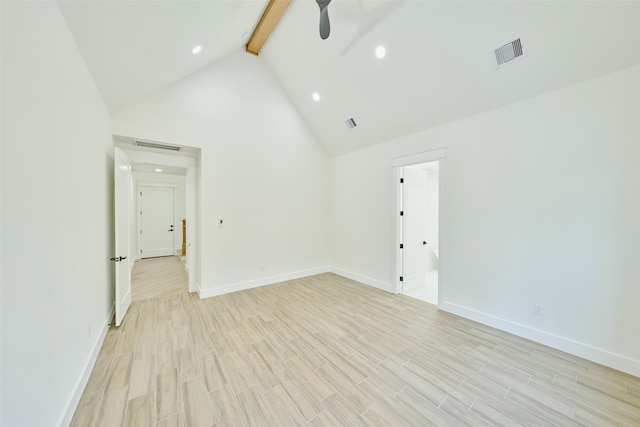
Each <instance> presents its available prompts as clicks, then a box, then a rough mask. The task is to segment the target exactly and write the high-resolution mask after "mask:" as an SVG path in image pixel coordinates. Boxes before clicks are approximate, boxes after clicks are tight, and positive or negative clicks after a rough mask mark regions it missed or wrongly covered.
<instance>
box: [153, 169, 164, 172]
mask: <svg viewBox="0 0 640 427" xmlns="http://www.w3.org/2000/svg"><path fill="white" fill-rule="evenodd" d="M154 170H155V171H156V172H162V169H154Z"/></svg>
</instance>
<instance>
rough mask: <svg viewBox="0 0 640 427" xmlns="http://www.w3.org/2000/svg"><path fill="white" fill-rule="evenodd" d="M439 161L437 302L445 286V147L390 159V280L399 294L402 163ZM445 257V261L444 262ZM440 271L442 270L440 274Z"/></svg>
mask: <svg viewBox="0 0 640 427" xmlns="http://www.w3.org/2000/svg"><path fill="white" fill-rule="evenodd" d="M436 160H437V161H439V162H440V163H439V168H440V174H439V184H438V190H439V197H438V198H439V209H438V216H439V217H440V220H439V224H438V235H439V236H441V237H440V239H439V240H440V241H439V243H438V305H440V304H441V302H442V301H444V297H443V296H444V294H445V289H444V288H445V286H443V284H445V283H446V281H445V279H444V278H443V276H444V277H446V269H445V268H444V267H446V239H445V238H443V237H442V236H443V235H442V230H443V229H444V227H443V223H444V222H445V221H446V218H444V217H443V215H442V212H444V192H445V176H446V174H445V168H446V165H445V163H446V150H445V148H437V149H435V150H429V151H424V152H421V153H416V154H411V155H408V156H402V157H396V158H394V159H392V162H391V165H392V170H393V172H392V177H393V193H394V194H393V200H394V203H393V206H392V207H393V213H392V216H391V217H392V220H393V227H392V230H394V239H393V245H394V246H393V248H392V250H393V253H394V254H395V256H394V257H393V259H394V260H395V262H394V266H393V278H392V279H393V280H392V282H391V283H393V284H394V285H395V290H394V293H396V294H398V293H400V292H402V282H401V281H400V276H402V250H401V249H400V244H401V243H402V218H401V217H400V211H401V210H402V184H401V183H400V179H401V178H402V168H403V167H404V166H411V165H416V164H420V163H428V162H433V161H436ZM443 259H444V263H443ZM443 272H445V273H444V274H443Z"/></svg>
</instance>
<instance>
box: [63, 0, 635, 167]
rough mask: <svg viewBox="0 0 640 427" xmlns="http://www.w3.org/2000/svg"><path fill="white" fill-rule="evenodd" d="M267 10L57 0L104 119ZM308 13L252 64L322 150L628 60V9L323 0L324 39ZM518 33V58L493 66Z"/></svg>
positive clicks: (237, 41)
mask: <svg viewBox="0 0 640 427" xmlns="http://www.w3.org/2000/svg"><path fill="white" fill-rule="evenodd" d="M267 3H268V0H234V1H224V0H212V1H135V0H128V1H101V0H94V1H65V0H59V1H58V4H59V5H60V9H61V11H62V13H63V15H64V17H65V20H66V22H67V24H68V26H69V29H70V31H71V33H72V34H73V36H74V38H75V40H76V43H77V44H78V47H79V49H80V51H81V52H82V54H83V56H84V58H85V61H86V63H87V65H88V67H89V69H90V71H91V73H92V74H93V76H94V79H95V81H96V84H97V85H98V88H99V89H100V91H101V92H102V94H103V96H104V99H105V101H106V102H107V104H108V106H109V107H110V109H111V110H112V111H113V112H117V111H119V110H121V109H122V108H124V107H126V106H127V105H129V104H132V103H135V102H137V101H139V100H142V99H144V98H146V97H147V96H150V95H151V94H153V93H155V92H157V91H159V90H162V89H163V88H165V87H167V86H168V85H171V84H172V83H175V82H177V81H179V80H181V79H183V78H184V77H186V76H188V75H190V74H192V73H194V72H197V71H198V70H201V69H202V68H204V67H207V66H209V65H211V64H214V63H216V62H217V61H223V60H224V58H225V57H226V56H227V55H230V54H232V53H234V52H239V51H244V49H245V44H246V43H247V40H248V38H249V36H250V34H251V32H252V31H253V29H254V27H255V25H256V24H257V22H258V20H259V19H260V16H261V15H262V12H263V11H264V9H265V7H266V5H267ZM318 15H319V11H318V6H317V4H316V2H315V1H313V0H294V1H293V3H292V4H291V6H290V7H289V8H288V9H287V11H286V12H285V13H284V16H283V17H282V19H281V21H280V23H279V24H278V26H277V27H276V29H275V30H274V32H273V33H272V34H271V37H270V38H269V40H268V41H267V43H266V44H265V45H264V47H263V48H262V50H261V52H260V55H259V56H258V57H256V58H255V60H256V61H264V62H265V63H266V64H267V65H268V66H269V68H270V69H271V70H272V71H273V73H274V75H275V76H276V78H277V79H278V80H279V82H280V84H281V86H282V88H283V90H284V91H285V92H286V94H287V95H288V97H289V99H290V100H291V102H292V103H293V104H294V105H295V106H296V108H297V110H298V111H299V113H300V115H301V116H302V118H303V119H304V120H305V121H306V123H307V124H308V125H309V127H310V128H311V130H312V131H313V132H314V134H315V135H316V137H317V138H318V140H319V141H320V142H321V143H322V144H323V145H324V146H325V149H326V150H327V152H328V153H329V154H331V155H339V154H342V153H345V152H348V151H352V150H356V149H358V148H362V147H365V146H368V145H372V144H376V143H379V142H382V141H386V140H390V139H393V138H396V137H399V136H402V135H406V134H409V133H412V132H415V131H418V130H421V129H425V128H429V127H433V126H437V125H439V124H443V123H447V122H450V121H454V120H458V119H461V118H463V117H466V116H469V115H473V114H477V113H480V112H483V111H487V110H490V109H493V108H497V107H499V106H502V105H505V104H508V103H512V102H515V101H518V100H521V99H524V98H528V97H531V96H535V95H538V94H541V93H544V92H547V91H550V90H554V89H557V88H560V87H564V86H567V85H570V84H573V83H577V82H580V81H583V80H586V79H589V78H592V77H596V76H598V75H602V74H606V73H610V72H613V71H616V70H618V69H622V68H625V67H629V66H632V65H635V64H639V63H640V2H638V1H622V2H617V1H608V0H607V1H575V0H572V1H566V2H563V1H553V2H551V1H494V2H491V1H478V0H476V1H419V0H412V1H404V0H387V1H374V0H333V1H332V3H331V5H330V6H329V16H330V19H331V35H330V37H329V38H328V39H327V40H321V39H320V36H319V34H318ZM517 37H521V38H522V41H523V46H524V51H525V56H524V57H523V58H522V59H521V60H518V61H515V62H514V63H513V64H510V65H507V66H504V67H502V68H499V69H497V68H496V66H495V63H494V56H493V50H494V49H495V48H497V47H499V46H500V45H502V44H504V43H506V42H509V41H511V40H513V39H515V38H517ZM195 45H201V46H202V52H201V53H200V54H198V55H194V54H192V52H191V49H192V48H193V47H194V46H195ZM378 46H384V47H385V48H386V52H387V55H386V56H385V57H384V58H381V59H379V58H377V57H376V56H375V55H374V51H375V49H376V47H378ZM313 92H317V93H318V94H319V96H320V100H319V101H317V102H316V101H314V100H313V99H312V93H313ZM349 118H353V119H354V120H355V122H356V123H357V127H356V128H355V129H348V128H347V126H346V125H345V121H346V120H347V119H349ZM505 119H507V118H505Z"/></svg>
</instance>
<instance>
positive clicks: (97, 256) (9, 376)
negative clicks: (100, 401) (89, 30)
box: [0, 2, 113, 426]
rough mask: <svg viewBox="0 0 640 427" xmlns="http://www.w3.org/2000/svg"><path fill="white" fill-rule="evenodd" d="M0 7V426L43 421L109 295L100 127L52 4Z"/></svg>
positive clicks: (74, 372) (102, 320)
mask: <svg viewBox="0 0 640 427" xmlns="http://www.w3.org/2000/svg"><path fill="white" fill-rule="evenodd" d="M1 7H2V168H1V170H2V180H1V181H2V225H1V227H2V260H1V265H2V268H1V270H2V309H1V312H2V314H1V316H2V334H1V335H2V338H1V340H2V366H1V368H2V389H3V390H4V393H3V394H2V402H1V407H2V420H1V421H0V423H1V424H2V425H4V426H18V425H19V426H53V425H59V424H60V423H61V422H62V420H63V418H64V416H65V412H66V410H67V408H68V407H69V404H70V402H71V401H72V400H73V397H74V393H75V392H76V390H77V388H78V386H79V384H80V383H81V380H82V376H83V374H84V373H85V368H86V367H87V364H88V363H89V360H90V358H91V356H92V354H93V351H94V349H95V346H96V345H97V344H98V343H99V341H100V338H101V333H102V332H103V331H104V330H105V327H106V324H107V318H108V314H109V312H110V310H111V306H112V301H113V291H112V280H113V277H112V268H113V266H112V265H111V263H110V261H109V258H110V257H111V256H113V255H112V254H111V251H112V247H113V244H112V238H113V223H112V221H113V216H112V210H113V206H112V197H113V188H112V187H113V184H112V181H113V172H112V169H113V159H112V154H111V144H112V142H111V136H110V127H111V123H110V115H109V113H108V111H107V108H106V107H105V105H104V103H103V101H102V98H101V96H100V95H99V93H98V91H97V89H96V87H95V85H94V82H93V80H92V78H91V76H90V74H89V72H88V70H87V68H86V67H85V64H84V62H83V60H82V58H81V56H80V54H79V52H78V50H77V48H76V46H75V43H74V41H73V39H72V37H71V35H70V33H69V31H68V30H67V27H66V25H65V23H64V20H63V18H62V16H61V15H60V13H59V10H58V7H57V5H56V3H55V2H2V5H1ZM81 391H82V390H80V392H81Z"/></svg>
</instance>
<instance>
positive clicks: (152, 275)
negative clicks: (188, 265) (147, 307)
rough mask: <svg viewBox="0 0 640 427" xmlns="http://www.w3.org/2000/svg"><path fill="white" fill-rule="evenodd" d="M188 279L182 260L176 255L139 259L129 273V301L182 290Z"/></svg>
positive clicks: (185, 286) (166, 294)
mask: <svg viewBox="0 0 640 427" xmlns="http://www.w3.org/2000/svg"><path fill="white" fill-rule="evenodd" d="M188 280H189V278H188V276H187V272H186V271H185V269H184V262H182V261H180V258H179V257H177V256H169V257H159V258H146V259H142V260H139V261H137V262H136V263H135V265H134V266H133V272H132V273H131V301H132V302H133V301H141V300H145V299H149V298H155V297H159V296H168V295H171V294H175V293H178V292H184V291H186V290H187V287H188Z"/></svg>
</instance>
